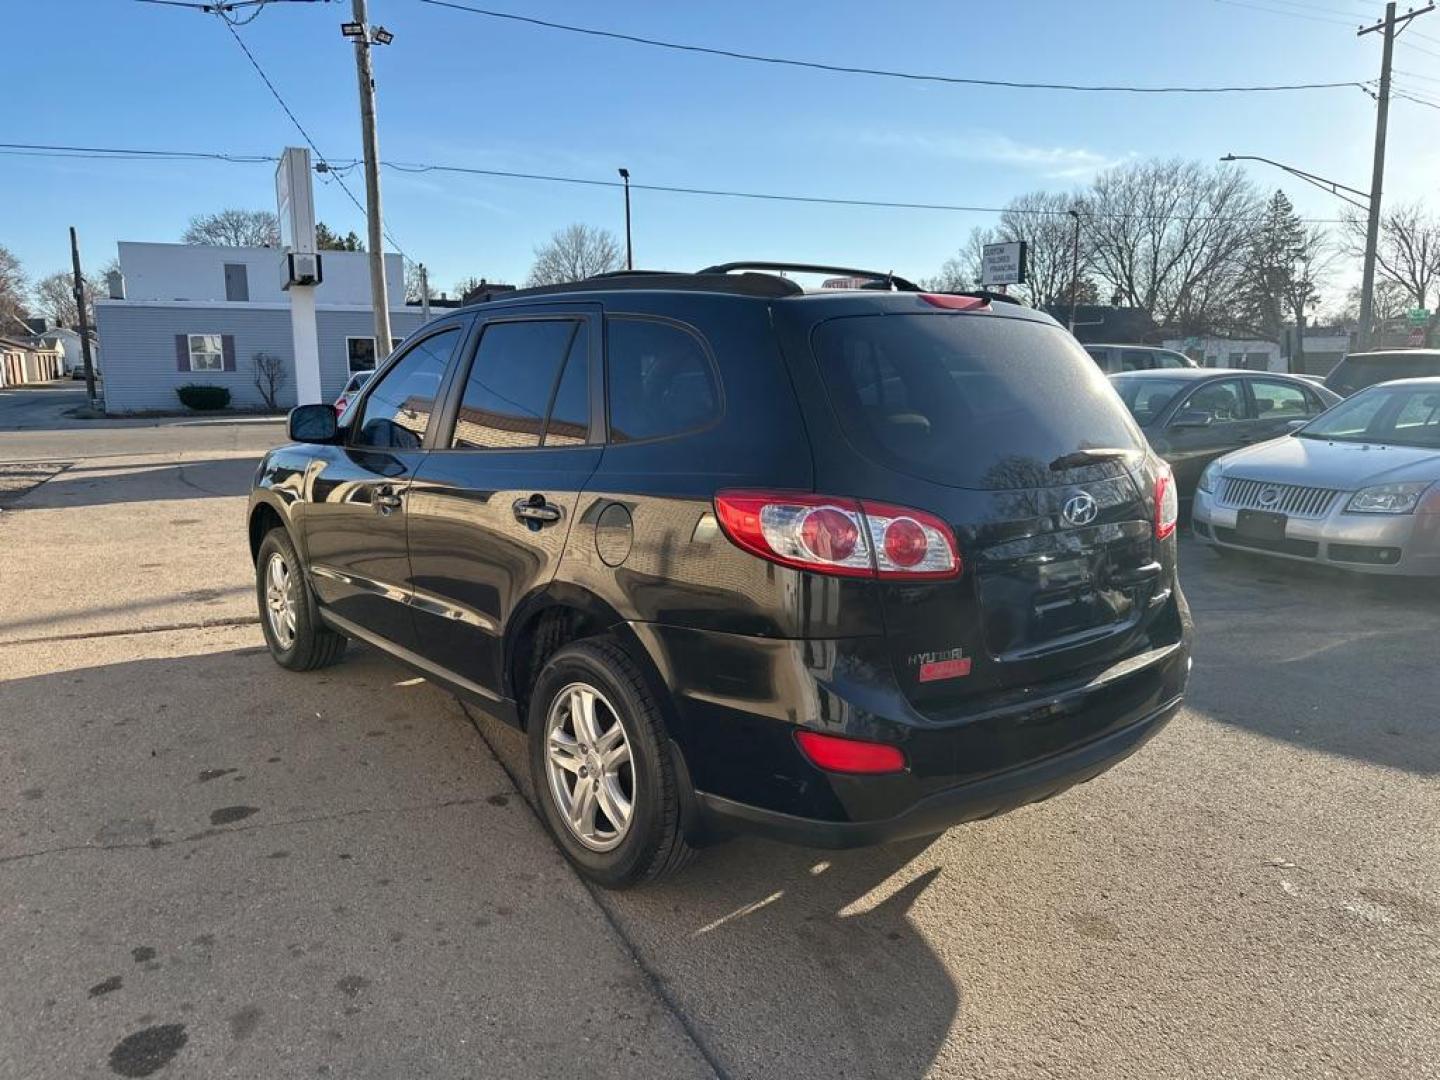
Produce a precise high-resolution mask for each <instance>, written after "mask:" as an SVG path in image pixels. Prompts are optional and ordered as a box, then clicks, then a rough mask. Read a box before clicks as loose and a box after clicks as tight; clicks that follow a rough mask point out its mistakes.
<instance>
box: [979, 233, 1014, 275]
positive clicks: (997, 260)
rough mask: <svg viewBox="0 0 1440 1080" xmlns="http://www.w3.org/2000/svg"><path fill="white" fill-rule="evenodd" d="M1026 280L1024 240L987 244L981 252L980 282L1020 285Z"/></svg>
mask: <svg viewBox="0 0 1440 1080" xmlns="http://www.w3.org/2000/svg"><path fill="white" fill-rule="evenodd" d="M1024 281H1025V241H1024V240H1015V241H1011V242H1009V243H1004V244H986V245H985V247H984V248H983V249H982V250H981V252H980V284H982V285H1020V284H1023V283H1024Z"/></svg>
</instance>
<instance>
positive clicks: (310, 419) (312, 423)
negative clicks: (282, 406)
mask: <svg viewBox="0 0 1440 1080" xmlns="http://www.w3.org/2000/svg"><path fill="white" fill-rule="evenodd" d="M286 431H287V432H288V433H289V435H290V440H291V441H292V442H301V443H333V442H334V441H335V438H336V436H337V435H338V434H339V433H340V425H339V422H338V420H337V418H336V416H335V409H334V407H333V406H331V405H326V404H319V405H297V406H295V408H293V409H291V410H290V418H289V420H288V421H287V422H286Z"/></svg>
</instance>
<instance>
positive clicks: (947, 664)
mask: <svg viewBox="0 0 1440 1080" xmlns="http://www.w3.org/2000/svg"><path fill="white" fill-rule="evenodd" d="M969 674H970V658H969V657H968V656H962V657H961V658H960V659H958V660H932V661H931V662H930V663H928V664H921V665H920V681H921V682H938V681H939V680H941V679H959V678H963V677H964V676H966V675H969Z"/></svg>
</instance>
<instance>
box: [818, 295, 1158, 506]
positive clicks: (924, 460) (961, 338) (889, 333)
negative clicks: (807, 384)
mask: <svg viewBox="0 0 1440 1080" xmlns="http://www.w3.org/2000/svg"><path fill="white" fill-rule="evenodd" d="M812 342H813V348H814V352H815V356H816V360H817V361H818V363H819V365H820V371H821V374H822V376H823V378H824V380H825V384H826V388H827V390H828V392H829V396H830V401H831V404H832V406H833V407H834V409H835V412H836V414H837V416H838V418H839V420H840V423H841V426H842V428H843V430H844V432H845V435H846V437H847V438H848V439H849V440H850V442H851V443H852V444H853V445H854V446H855V448H856V449H857V450H858V451H859V452H860V453H862V454H864V455H865V456H866V457H868V458H870V459H871V460H872V461H876V462H878V463H880V464H882V465H885V466H887V467H890V468H893V469H896V470H898V471H901V472H906V473H909V474H911V475H914V476H920V477H923V478H925V479H929V480H934V481H937V482H939V483H942V484H949V485H952V486H955V487H966V488H982V489H1003V488H1016V487H1030V486H1035V485H1036V484H1037V483H1044V482H1049V480H1050V478H1051V477H1056V478H1057V479H1058V476H1059V474H1058V473H1056V472H1054V471H1053V470H1051V468H1050V464H1051V463H1052V462H1054V461H1056V460H1058V459H1060V458H1061V457H1063V456H1064V455H1067V454H1073V453H1074V452H1075V451H1077V450H1081V449H1087V448H1088V449H1099V448H1106V449H1109V448H1121V449H1139V448H1140V447H1141V446H1142V445H1143V444H1142V441H1141V439H1142V437H1141V436H1140V434H1139V431H1138V430H1137V429H1136V428H1135V426H1134V423H1133V422H1132V421H1131V419H1130V416H1129V415H1128V414H1127V413H1126V411H1125V408H1124V406H1123V405H1121V403H1120V400H1119V399H1118V398H1117V397H1116V396H1115V394H1114V392H1113V391H1112V390H1111V388H1110V385H1109V382H1108V381H1107V380H1106V378H1105V376H1104V375H1103V374H1101V372H1100V371H1099V369H1098V368H1097V367H1096V366H1095V363H1094V362H1093V360H1092V359H1091V358H1090V357H1089V356H1088V355H1087V354H1086V352H1085V350H1084V349H1082V348H1081V347H1080V345H1079V344H1078V343H1077V342H1076V341H1075V340H1074V338H1072V337H1070V335H1069V334H1067V333H1065V332H1064V331H1063V330H1061V329H1060V328H1059V327H1055V326H1051V325H1048V324H1045V323H1038V322H1030V321H1028V320H1023V319H1012V318H1005V317H1003V316H993V315H983V316H981V315H944V314H934V315H931V314H928V313H927V314H908V313H907V314H896V315H857V316H849V317H845V318H837V319H831V320H829V321H827V322H823V323H821V324H820V325H819V326H818V327H816V329H815V331H814V334H813V338H812Z"/></svg>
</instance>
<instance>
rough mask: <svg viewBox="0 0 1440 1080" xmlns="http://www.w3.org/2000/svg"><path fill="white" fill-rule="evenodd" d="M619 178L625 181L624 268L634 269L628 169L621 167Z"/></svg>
mask: <svg viewBox="0 0 1440 1080" xmlns="http://www.w3.org/2000/svg"><path fill="white" fill-rule="evenodd" d="M620 179H622V180H624V181H625V269H626V270H634V269H635V254H634V250H633V249H632V248H631V246H630V170H629V169H621V170H620Z"/></svg>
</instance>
